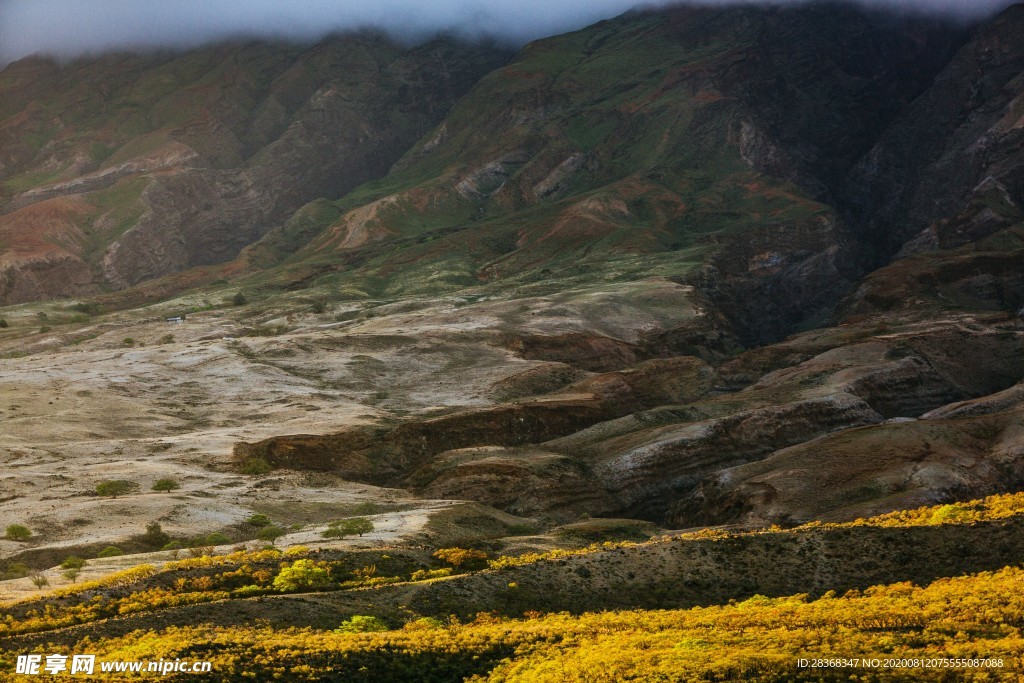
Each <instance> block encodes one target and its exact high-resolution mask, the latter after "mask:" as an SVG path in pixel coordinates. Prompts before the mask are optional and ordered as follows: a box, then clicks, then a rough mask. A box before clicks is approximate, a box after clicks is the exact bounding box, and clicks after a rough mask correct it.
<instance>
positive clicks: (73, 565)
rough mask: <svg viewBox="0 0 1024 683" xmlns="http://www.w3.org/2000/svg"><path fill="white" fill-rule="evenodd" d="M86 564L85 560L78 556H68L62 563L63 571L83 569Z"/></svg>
mask: <svg viewBox="0 0 1024 683" xmlns="http://www.w3.org/2000/svg"><path fill="white" fill-rule="evenodd" d="M85 564H86V562H85V558H82V557H78V556H77V555H68V556H67V557H65V558H64V561H63V562H61V563H60V568H61V569H81V568H82V567H84V566H85Z"/></svg>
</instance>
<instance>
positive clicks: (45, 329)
mask: <svg viewBox="0 0 1024 683" xmlns="http://www.w3.org/2000/svg"><path fill="white" fill-rule="evenodd" d="M49 331H50V326H49V325H43V326H42V327H40V328H39V334H46V333H47V332H49Z"/></svg>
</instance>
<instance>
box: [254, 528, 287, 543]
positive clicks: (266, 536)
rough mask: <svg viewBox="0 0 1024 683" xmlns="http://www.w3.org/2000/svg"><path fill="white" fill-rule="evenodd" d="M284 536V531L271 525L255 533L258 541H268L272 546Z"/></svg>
mask: <svg viewBox="0 0 1024 683" xmlns="http://www.w3.org/2000/svg"><path fill="white" fill-rule="evenodd" d="M284 534H285V530H284V529H282V528H281V527H279V526H275V525H273V524H271V525H268V526H265V527H263V528H262V529H260V530H259V531H258V532H257V533H256V538H258V539H260V540H261V541H269V542H270V544H271V545H273V544H274V541H276V540H277V539H279V538H281V537H282V536H284Z"/></svg>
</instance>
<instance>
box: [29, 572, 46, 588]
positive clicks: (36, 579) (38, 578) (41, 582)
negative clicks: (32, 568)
mask: <svg viewBox="0 0 1024 683" xmlns="http://www.w3.org/2000/svg"><path fill="white" fill-rule="evenodd" d="M32 583H33V584H34V585H35V587H36V588H39V589H43V588H45V587H46V586H49V585H50V580H49V579H48V578H46V577H45V576H43V575H42V574H39V573H35V574H33V575H32Z"/></svg>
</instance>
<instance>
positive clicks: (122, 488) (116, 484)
mask: <svg viewBox="0 0 1024 683" xmlns="http://www.w3.org/2000/svg"><path fill="white" fill-rule="evenodd" d="M138 488H139V485H138V484H136V483H135V482H134V481H128V480H126V479H111V480H108V481H101V482H100V483H99V484H96V495H97V496H106V497H110V498H117V497H118V496H125V495H128V494H129V493H131V492H132V491H135V490H136V489H138Z"/></svg>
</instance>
